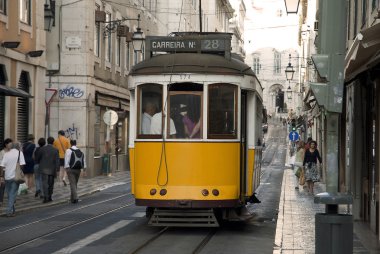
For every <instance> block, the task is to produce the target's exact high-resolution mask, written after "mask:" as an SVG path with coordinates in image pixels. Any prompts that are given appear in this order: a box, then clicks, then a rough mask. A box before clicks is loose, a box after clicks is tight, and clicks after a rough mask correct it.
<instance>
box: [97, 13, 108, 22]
mask: <svg viewBox="0 0 380 254" xmlns="http://www.w3.org/2000/svg"><path fill="white" fill-rule="evenodd" d="M95 22H106V12H105V11H98V10H96V11H95Z"/></svg>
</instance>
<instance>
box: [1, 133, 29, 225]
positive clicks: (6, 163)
mask: <svg viewBox="0 0 380 254" xmlns="http://www.w3.org/2000/svg"><path fill="white" fill-rule="evenodd" d="M8 141H10V142H9V143H7V144H6V146H7V148H8V149H9V151H8V152H6V153H5V154H4V157H3V160H2V161H1V164H0V168H1V170H0V171H1V175H0V176H1V180H5V191H6V192H7V195H8V207H7V211H6V215H7V217H13V216H15V214H16V209H15V202H16V197H17V191H18V187H19V183H17V182H16V181H15V180H14V178H15V176H16V166H17V163H19V164H20V166H21V167H23V165H25V159H24V154H23V153H22V151H21V150H20V146H19V145H18V144H13V143H12V140H10V139H8Z"/></svg>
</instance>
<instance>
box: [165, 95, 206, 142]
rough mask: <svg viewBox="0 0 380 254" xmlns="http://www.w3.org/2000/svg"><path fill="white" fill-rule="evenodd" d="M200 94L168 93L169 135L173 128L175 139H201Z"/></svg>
mask: <svg viewBox="0 0 380 254" xmlns="http://www.w3.org/2000/svg"><path fill="white" fill-rule="evenodd" d="M201 98H202V93H201V92H184V91H183V92H180V91H173V92H170V105H169V108H170V114H169V116H170V121H173V123H174V125H171V124H170V125H169V124H168V126H169V129H168V131H169V133H172V129H173V128H175V130H176V135H175V138H189V139H199V138H201V137H202V128H201V127H202V106H201V102H202V99H201Z"/></svg>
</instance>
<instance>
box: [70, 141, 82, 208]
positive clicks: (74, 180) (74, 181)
mask: <svg viewBox="0 0 380 254" xmlns="http://www.w3.org/2000/svg"><path fill="white" fill-rule="evenodd" d="M70 144H71V147H70V149H67V150H66V152H65V169H66V172H67V176H68V178H69V182H70V191H71V203H73V204H75V203H78V193H77V186H78V180H79V176H80V173H81V170H82V169H85V168H86V161H85V159H84V153H83V152H82V151H81V150H79V148H78V147H77V142H76V140H71V141H70ZM85 172H86V171H85V170H84V173H85Z"/></svg>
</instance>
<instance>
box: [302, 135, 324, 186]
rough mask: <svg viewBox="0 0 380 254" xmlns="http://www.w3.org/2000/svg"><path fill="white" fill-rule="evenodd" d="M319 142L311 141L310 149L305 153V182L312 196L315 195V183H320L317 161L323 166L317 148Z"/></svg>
mask: <svg viewBox="0 0 380 254" xmlns="http://www.w3.org/2000/svg"><path fill="white" fill-rule="evenodd" d="M316 146H317V142H315V141H311V142H310V148H309V149H307V150H306V151H305V156H304V159H303V166H304V169H305V180H306V183H307V187H308V190H309V192H310V193H311V194H313V193H314V183H315V182H318V181H319V172H318V167H317V159H318V161H319V163H320V164H322V158H321V156H320V155H319V151H318V149H317V148H316Z"/></svg>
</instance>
